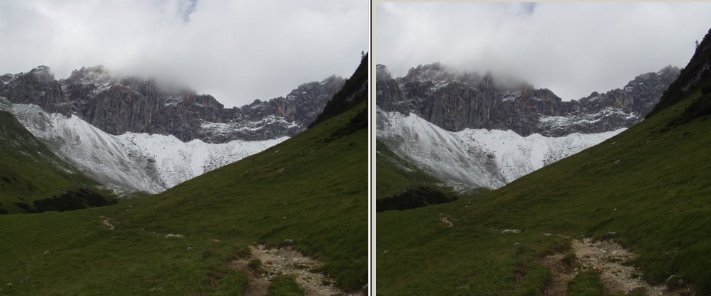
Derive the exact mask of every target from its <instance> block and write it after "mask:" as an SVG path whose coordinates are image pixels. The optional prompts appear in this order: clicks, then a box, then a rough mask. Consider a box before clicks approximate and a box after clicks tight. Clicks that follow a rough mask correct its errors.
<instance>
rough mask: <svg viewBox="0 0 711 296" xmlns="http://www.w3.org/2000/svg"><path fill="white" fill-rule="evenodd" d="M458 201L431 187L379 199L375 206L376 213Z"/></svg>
mask: <svg viewBox="0 0 711 296" xmlns="http://www.w3.org/2000/svg"><path fill="white" fill-rule="evenodd" d="M455 200H457V198H456V197H449V196H447V195H445V194H444V193H442V192H440V191H437V190H434V189H432V188H429V187H418V188H415V189H410V190H407V191H405V192H403V193H401V194H398V195H394V196H392V197H387V198H383V199H379V200H377V201H376V204H375V211H376V212H383V211H392V210H398V211H401V210H407V209H414V208H421V207H426V206H428V205H435V204H442V203H448V202H452V201H455Z"/></svg>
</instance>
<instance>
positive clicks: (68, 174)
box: [0, 102, 113, 214]
mask: <svg viewBox="0 0 711 296" xmlns="http://www.w3.org/2000/svg"><path fill="white" fill-rule="evenodd" d="M1 103H2V102H0V104H1ZM108 196H110V194H109V193H107V192H104V191H102V190H100V189H99V187H98V184H97V183H96V182H95V181H93V180H91V179H90V178H89V177H87V176H85V175H84V174H83V173H81V172H79V170H77V169H76V168H74V167H73V166H72V165H70V164H68V163H67V162H65V161H63V160H61V159H60V158H59V157H57V156H56V155H55V154H54V153H52V152H51V151H50V150H49V149H48V148H47V147H46V146H45V145H44V144H42V143H41V142H39V141H38V140H37V139H36V138H35V137H34V136H32V134H31V133H30V132H29V131H27V130H26V129H25V127H23V126H22V124H20V123H19V122H18V121H17V119H15V117H14V116H13V115H12V114H10V113H8V112H5V111H0V214H7V213H18V212H37V211H40V212H41V211H54V210H56V211H63V210H73V209H81V208H86V207H93V206H101V205H105V204H109V203H112V202H113V200H112V199H111V198H110V197H108Z"/></svg>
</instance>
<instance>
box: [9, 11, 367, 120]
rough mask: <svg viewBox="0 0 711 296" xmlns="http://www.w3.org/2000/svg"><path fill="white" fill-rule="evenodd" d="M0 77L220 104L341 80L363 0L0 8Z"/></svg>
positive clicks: (363, 15)
mask: <svg viewBox="0 0 711 296" xmlns="http://www.w3.org/2000/svg"><path fill="white" fill-rule="evenodd" d="M0 40H2V45H0V73H17V72H26V71H28V70H29V69H31V68H33V67H35V66H38V65H42V64H43V65H48V66H50V68H51V69H52V71H53V72H54V74H55V76H56V77H57V78H63V77H67V76H68V75H69V74H70V73H71V71H72V70H74V69H77V68H80V67H82V66H94V65H99V64H101V65H104V66H105V67H106V68H108V69H111V70H113V71H116V72H119V73H125V74H137V75H142V76H155V77H157V78H160V79H164V80H169V81H173V82H178V83H182V84H185V85H187V86H189V87H190V88H193V89H195V90H196V91H198V92H199V93H210V94H212V95H214V96H215V97H216V98H217V99H218V100H220V101H221V102H222V103H224V104H225V105H226V106H235V105H242V104H246V103H248V102H251V101H252V100H253V99H270V98H273V97H277V96H281V95H286V94H287V93H288V92H289V91H290V90H291V89H293V88H295V87H296V86H297V85H299V84H301V83H304V82H309V81H314V80H321V79H324V78H326V77H327V76H329V75H332V74H336V75H339V76H349V75H350V74H351V73H352V72H353V71H354V69H355V67H356V66H357V65H358V62H359V61H360V52H361V51H365V50H367V47H368V3H367V2H366V1H362V0H336V1H323V0H299V1H278V0H260V1H247V0H244V1H211V0H210V1H206V0H200V1H196V0H128V1H71V0H70V1H52V0H31V1H27V0H10V1H2V2H0Z"/></svg>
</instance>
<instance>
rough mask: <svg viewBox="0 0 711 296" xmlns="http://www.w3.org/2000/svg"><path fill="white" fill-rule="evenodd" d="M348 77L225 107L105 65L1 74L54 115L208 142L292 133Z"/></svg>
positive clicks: (18, 96) (16, 94)
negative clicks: (62, 72)
mask: <svg viewBox="0 0 711 296" xmlns="http://www.w3.org/2000/svg"><path fill="white" fill-rule="evenodd" d="M343 83H344V80H343V79H342V78H340V77H336V76H331V77H329V78H326V79H325V80H323V81H320V82H310V83H305V84H302V85H300V86H298V87H297V88H296V89H294V90H293V91H291V92H290V93H289V94H288V95H287V96H286V97H278V98H274V99H271V100H269V101H261V100H255V101H254V102H253V103H251V104H249V105H245V106H242V107H234V108H228V109H226V108H224V106H223V105H222V104H220V103H219V102H218V101H217V100H216V99H215V98H214V97H212V96H211V95H199V94H197V93H195V91H193V90H190V89H188V88H185V87H177V88H168V87H162V86H161V85H160V84H159V83H157V82H156V81H155V80H154V79H144V78H140V77H135V76H125V77H121V76H116V75H112V74H111V73H109V71H107V70H106V69H104V68H103V67H101V66H97V67H88V68H87V67H85V68H81V69H79V70H75V71H73V72H72V74H71V75H70V76H69V77H68V78H66V79H59V80H57V79H55V78H54V76H53V74H52V73H51V71H50V69H49V68H48V67H46V66H40V67H37V68H34V69H32V70H31V71H29V72H27V73H19V74H6V75H3V76H0V96H4V97H7V98H8V99H9V100H10V101H11V102H13V103H18V104H35V105H39V106H40V107H42V109H44V110H45V111H47V112H50V113H61V114H63V115H65V116H69V115H72V114H73V115H76V116H79V117H80V118H82V119H83V120H85V121H87V122H88V123H90V124H92V125H94V126H96V127H98V128H100V129H101V130H103V131H106V132H108V133H111V134H116V135H118V134H123V133H126V132H135V133H157V134H164V135H174V136H176V137H177V138H178V139H180V140H183V141H190V140H193V139H201V140H203V141H205V142H209V143H225V142H229V141H232V140H248V141H253V140H267V139H274V138H279V137H283V136H293V135H295V134H297V133H299V132H300V131H302V130H303V129H305V128H306V127H307V126H308V125H309V124H310V123H311V122H312V121H313V120H314V119H315V118H316V116H318V114H319V113H320V112H321V110H322V109H323V107H324V106H325V105H326V103H327V102H328V100H329V99H331V97H332V96H333V95H334V94H335V93H336V92H337V91H338V90H339V89H340V88H341V87H342V86H343Z"/></svg>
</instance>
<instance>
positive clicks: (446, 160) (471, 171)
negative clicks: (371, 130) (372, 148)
mask: <svg viewBox="0 0 711 296" xmlns="http://www.w3.org/2000/svg"><path fill="white" fill-rule="evenodd" d="M377 129H378V131H377V137H378V140H379V141H382V142H383V143H385V145H387V146H388V148H390V149H391V150H392V151H393V152H394V153H396V154H397V155H398V156H400V157H402V158H404V159H408V160H410V161H412V162H413V163H414V164H415V165H417V166H418V167H419V168H420V169H422V170H424V171H426V172H428V173H430V174H432V175H433V176H435V177H437V178H439V179H441V180H443V181H446V182H448V183H451V184H462V185H465V186H472V187H486V188H499V187H501V186H504V185H506V184H507V183H509V182H511V181H513V180H515V179H517V178H520V177H521V176H523V175H526V174H528V173H530V172H532V171H535V170H537V169H540V168H542V167H543V166H545V165H548V164H550V163H553V162H555V161H558V160H560V159H562V158H565V157H568V156H570V155H572V154H575V153H577V152H580V151H582V150H583V149H585V148H588V147H590V146H593V145H596V144H598V143H600V142H602V141H604V140H605V139H608V138H610V137H612V136H614V135H616V134H618V133H620V132H622V131H624V130H625V129H624V128H622V129H618V130H615V131H610V132H604V133H597V134H578V133H575V134H570V135H567V136H564V137H544V136H542V135H540V134H532V135H529V136H527V137H522V136H520V135H518V134H516V133H515V132H513V131H510V130H509V131H502V130H485V129H465V130H463V131H460V132H450V131H447V130H444V129H442V128H440V127H438V126H436V125H434V124H432V123H430V122H428V121H426V120H424V119H422V118H420V117H419V116H417V115H415V114H414V113H410V115H403V114H401V113H399V112H384V111H382V110H378V121H377Z"/></svg>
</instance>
